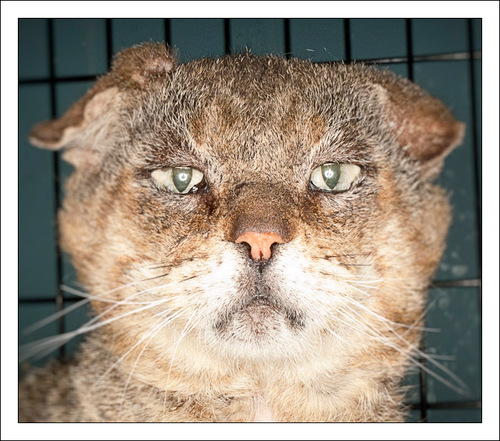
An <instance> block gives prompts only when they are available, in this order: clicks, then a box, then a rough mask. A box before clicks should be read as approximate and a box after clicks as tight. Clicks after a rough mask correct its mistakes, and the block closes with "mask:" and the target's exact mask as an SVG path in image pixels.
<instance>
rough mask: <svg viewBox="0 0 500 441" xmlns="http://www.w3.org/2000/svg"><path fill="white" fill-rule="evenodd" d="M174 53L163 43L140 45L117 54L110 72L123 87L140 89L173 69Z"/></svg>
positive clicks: (174, 65) (175, 54)
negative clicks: (137, 87)
mask: <svg viewBox="0 0 500 441" xmlns="http://www.w3.org/2000/svg"><path fill="white" fill-rule="evenodd" d="M176 52H177V51H176V50H174V49H172V48H171V47H169V46H168V45H166V44H164V43H153V42H149V43H142V44H139V45H136V46H133V47H131V48H128V49H124V50H123V51H121V52H119V53H117V54H116V55H115V57H114V60H113V63H112V69H111V72H112V74H114V75H115V76H116V77H117V79H119V82H120V83H122V84H123V85H129V86H139V87H142V86H145V85H146V83H148V82H150V81H155V80H157V79H161V78H164V77H165V75H166V74H168V73H169V72H171V71H173V70H174V69H175V67H176V66H177V58H178V57H177V53H176Z"/></svg>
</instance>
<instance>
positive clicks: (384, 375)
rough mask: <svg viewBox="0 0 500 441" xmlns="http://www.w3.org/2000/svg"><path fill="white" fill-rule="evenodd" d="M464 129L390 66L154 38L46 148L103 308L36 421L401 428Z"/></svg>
mask: <svg viewBox="0 0 500 441" xmlns="http://www.w3.org/2000/svg"><path fill="white" fill-rule="evenodd" d="M464 130H465V126H464V124H463V123H461V122H458V121H456V120H455V118H454V117H453V115H452V113H451V112H450V111H449V110H448V109H447V108H446V107H445V106H444V104H443V103H441V102H440V101H439V100H437V99H435V98H433V97H431V96H429V95H428V94H427V93H426V92H424V91H423V90H421V89H420V88H419V87H418V86H417V85H415V84H413V83H412V82H410V81H408V80H405V79H402V78H399V77H398V76H396V75H395V74H393V73H391V72H389V71H382V70H378V69H376V68H374V67H366V66H363V65H361V64H356V63H354V64H349V65H345V64H342V63H325V64H315V63H312V62H310V61H306V60H299V59H288V60H287V59H284V58H280V57H277V56H254V55H252V54H251V53H249V52H246V53H242V54H238V55H230V56H226V57H222V58H218V59H210V58H206V59H202V60H198V61H192V62H189V63H187V64H178V63H177V60H176V55H175V53H174V51H173V50H171V49H170V48H168V47H167V46H165V45H163V44H160V43H148V44H142V45H139V46H135V47H133V48H130V49H126V50H124V51H123V52H121V53H120V54H118V55H117V56H116V57H115V59H114V62H113V65H112V69H111V71H110V72H109V73H108V74H106V75H105V76H103V77H101V78H99V79H98V81H97V83H96V85H95V86H94V87H93V88H92V89H91V90H90V91H88V92H87V94H86V95H85V96H84V97H83V98H81V99H80V100H79V101H78V102H77V103H75V104H74V105H73V106H72V107H71V108H70V109H69V110H68V111H67V113H66V114H64V115H63V116H62V117H61V118H60V119H58V120H54V121H48V122H43V123H40V124H38V125H36V126H35V127H34V128H33V130H32V132H31V134H30V140H31V142H32V143H33V144H34V145H36V146H38V147H42V148H47V149H50V150H58V149H61V148H64V153H63V158H64V159H65V160H66V161H68V162H69V163H70V164H72V165H73V166H74V168H75V171H74V173H73V175H72V176H71V177H70V179H69V180H68V182H67V189H66V193H67V195H66V197H65V200H64V204H63V207H62V209H61V210H60V213H59V217H58V222H59V230H60V240H61V244H62V247H63V248H64V250H65V251H67V252H68V253H69V254H70V255H71V258H72V261H73V263H74V266H75V268H76V269H77V272H78V277H79V281H80V282H81V284H82V285H83V286H84V287H85V289H86V290H87V293H88V296H89V297H90V298H91V299H92V308H93V312H94V314H95V318H94V319H92V320H91V321H90V322H89V323H88V324H87V325H86V328H85V329H88V330H89V331H91V332H89V333H88V335H87V337H86V340H85V341H84V343H82V345H81V347H80V349H79V351H78V352H77V354H76V355H75V356H74V358H73V359H72V360H71V361H70V362H66V363H63V362H61V361H54V362H51V363H50V364H49V365H48V366H46V367H44V368H41V369H38V370H34V372H32V373H29V374H28V375H27V377H26V378H25V379H23V380H22V381H21V384H20V389H19V399H20V420H21V421H67V422H73V421H87V422H93V421H135V422H139V421H168V422H180V421H183V422H186V421H192V422H194V421H197V422H198V421H214V422H230V421H280V422H281V421H282V422H288V421H290V422H298V421H305V422H327V421H331V422H338V421H345V422H347V421H351V422H375V421H403V420H404V416H405V406H404V404H403V403H404V397H405V395H404V388H403V387H402V386H401V381H402V378H403V377H404V375H405V373H406V372H407V370H408V368H409V367H410V366H412V365H413V364H414V363H417V364H418V360H417V359H418V356H420V355H419V354H418V349H417V348H418V345H419V341H420V338H421V334H422V326H423V311H424V305H425V302H426V292H427V288H428V285H429V283H430V281H431V279H432V276H433V274H434V272H435V270H436V267H437V265H438V263H439V260H440V257H441V254H442V252H443V248H444V244H445V236H446V233H447V230H448V226H449V222H450V204H449V201H448V197H447V195H446V193H445V191H444V190H443V189H442V188H440V187H439V186H437V185H436V184H435V183H434V180H435V179H436V177H437V176H438V175H439V173H440V170H441V168H442V166H443V161H444V158H445V157H446V155H447V154H449V153H450V152H451V151H452V149H453V148H454V147H456V146H457V145H459V144H460V143H461V141H462V138H463V134H464Z"/></svg>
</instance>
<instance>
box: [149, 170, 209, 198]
mask: <svg viewBox="0 0 500 441" xmlns="http://www.w3.org/2000/svg"><path fill="white" fill-rule="evenodd" d="M151 177H152V178H153V181H154V182H155V184H156V185H158V186H159V187H162V188H167V189H168V190H170V191H171V192H173V193H177V194H187V193H195V192H196V191H198V189H199V187H197V185H198V184H200V183H201V182H202V181H203V173H202V172H201V171H199V170H197V169H195V168H192V167H168V168H164V169H160V170H155V171H153V172H152V173H151Z"/></svg>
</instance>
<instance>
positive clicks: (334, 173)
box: [321, 164, 340, 189]
mask: <svg viewBox="0 0 500 441" xmlns="http://www.w3.org/2000/svg"><path fill="white" fill-rule="evenodd" d="M321 173H322V175H323V180H324V181H325V184H326V185H328V187H329V188H330V189H333V188H334V187H335V186H336V185H337V182H338V181H339V178H340V165H339V164H325V165H323V166H321Z"/></svg>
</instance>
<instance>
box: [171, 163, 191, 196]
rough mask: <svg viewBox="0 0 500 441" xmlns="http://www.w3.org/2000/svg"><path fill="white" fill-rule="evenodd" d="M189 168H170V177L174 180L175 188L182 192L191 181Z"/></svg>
mask: <svg viewBox="0 0 500 441" xmlns="http://www.w3.org/2000/svg"><path fill="white" fill-rule="evenodd" d="M191 175H192V171H191V169H176V168H174V169H173V170H172V177H173V181H174V185H175V188H177V190H179V191H180V192H183V191H184V190H186V188H187V187H188V185H189V183H190V182H191Z"/></svg>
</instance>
